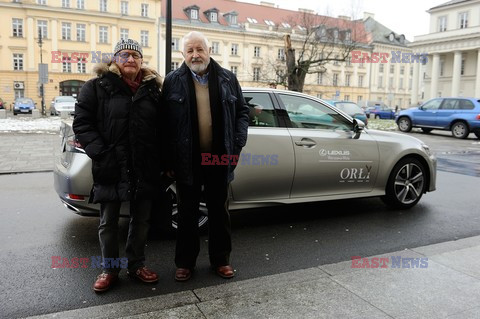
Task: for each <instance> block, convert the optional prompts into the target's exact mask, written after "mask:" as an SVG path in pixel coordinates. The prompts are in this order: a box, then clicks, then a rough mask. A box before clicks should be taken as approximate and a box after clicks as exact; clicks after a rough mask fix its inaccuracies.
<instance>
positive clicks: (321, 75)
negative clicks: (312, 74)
mask: <svg viewBox="0 0 480 319" xmlns="http://www.w3.org/2000/svg"><path fill="white" fill-rule="evenodd" d="M317 84H320V85H322V84H323V73H317Z"/></svg>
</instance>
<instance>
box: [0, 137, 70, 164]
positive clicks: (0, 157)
mask: <svg viewBox="0 0 480 319" xmlns="http://www.w3.org/2000/svg"><path fill="white" fill-rule="evenodd" d="M0 140H1V143H0V174H10V173H25V172H41V171H52V170H53V167H54V159H55V157H54V152H55V151H56V148H58V147H59V145H60V137H59V135H58V133H57V132H49V133H0Z"/></svg>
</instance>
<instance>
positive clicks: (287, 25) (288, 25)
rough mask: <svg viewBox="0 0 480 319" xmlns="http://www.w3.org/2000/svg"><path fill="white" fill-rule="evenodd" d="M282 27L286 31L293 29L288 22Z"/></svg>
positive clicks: (283, 23)
mask: <svg viewBox="0 0 480 319" xmlns="http://www.w3.org/2000/svg"><path fill="white" fill-rule="evenodd" d="M282 27H284V28H285V29H291V28H292V26H291V25H290V24H289V23H286V22H282Z"/></svg>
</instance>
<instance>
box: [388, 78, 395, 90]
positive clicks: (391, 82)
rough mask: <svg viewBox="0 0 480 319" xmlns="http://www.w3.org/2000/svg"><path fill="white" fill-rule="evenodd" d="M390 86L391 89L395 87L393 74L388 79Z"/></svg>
mask: <svg viewBox="0 0 480 319" xmlns="http://www.w3.org/2000/svg"><path fill="white" fill-rule="evenodd" d="M388 88H389V89H393V88H394V87H393V76H391V77H390V78H389V79H388Z"/></svg>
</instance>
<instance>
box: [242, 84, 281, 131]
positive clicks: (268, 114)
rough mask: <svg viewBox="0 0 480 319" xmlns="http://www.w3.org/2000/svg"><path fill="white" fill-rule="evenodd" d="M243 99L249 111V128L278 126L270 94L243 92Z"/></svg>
mask: <svg viewBox="0 0 480 319" xmlns="http://www.w3.org/2000/svg"><path fill="white" fill-rule="evenodd" d="M243 97H244V98H245V103H247V106H248V108H249V110H250V113H249V118H250V124H249V126H267V127H276V126H278V119H277V117H276V115H275V109H274V107H273V102H272V99H271V97H270V94H268V93H267V92H244V93H243Z"/></svg>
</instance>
